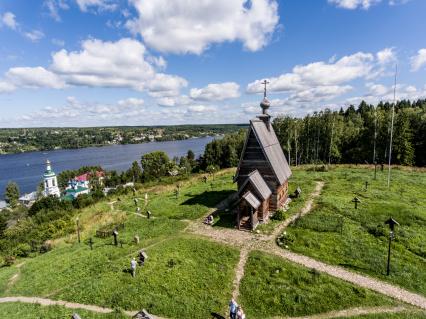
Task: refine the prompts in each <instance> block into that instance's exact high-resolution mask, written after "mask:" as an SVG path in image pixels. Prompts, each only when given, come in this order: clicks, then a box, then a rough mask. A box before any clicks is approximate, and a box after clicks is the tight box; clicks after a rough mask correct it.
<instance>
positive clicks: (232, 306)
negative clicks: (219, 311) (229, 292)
mask: <svg viewBox="0 0 426 319" xmlns="http://www.w3.org/2000/svg"><path fill="white" fill-rule="evenodd" d="M237 307H238V304H237V302H236V301H235V300H234V298H232V299H231V301H230V302H229V317H230V318H231V319H236V318H237Z"/></svg>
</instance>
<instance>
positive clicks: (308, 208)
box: [269, 181, 324, 240]
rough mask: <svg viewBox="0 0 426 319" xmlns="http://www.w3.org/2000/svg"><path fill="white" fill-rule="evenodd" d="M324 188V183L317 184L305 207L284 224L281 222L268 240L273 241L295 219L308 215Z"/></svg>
mask: <svg viewBox="0 0 426 319" xmlns="http://www.w3.org/2000/svg"><path fill="white" fill-rule="evenodd" d="M323 187H324V182H322V181H321V182H317V184H316V186H315V189H314V191H313V193H311V196H310V197H309V199H308V201H307V202H306V203H305V206H303V208H302V209H301V210H300V212H299V213H298V214H295V215H293V216H291V217H290V218H288V219H286V220H285V221H284V222H282V223H281V224H280V225H278V226H277V227H276V228H275V229H274V231H273V232H272V234H271V236H270V237H269V239H270V240H274V239H275V238H276V237H277V236H278V235H280V234H281V232H282V231H283V230H284V229H285V228H287V227H288V225H290V224H291V223H293V222H294V221H295V220H296V219H298V218H300V217H302V216H305V215H306V214H308V213H309V212H310V211H311V210H312V208H313V205H314V200H315V199H316V198H317V197H319V195H320V194H321V190H322V188H323Z"/></svg>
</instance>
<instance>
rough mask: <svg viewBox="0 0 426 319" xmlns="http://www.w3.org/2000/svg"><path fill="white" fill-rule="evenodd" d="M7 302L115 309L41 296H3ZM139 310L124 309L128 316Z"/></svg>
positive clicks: (98, 311)
mask: <svg viewBox="0 0 426 319" xmlns="http://www.w3.org/2000/svg"><path fill="white" fill-rule="evenodd" d="M7 302H22V303H30V304H39V305H42V306H62V307H65V308H69V309H84V310H88V311H92V312H97V313H111V312H113V311H114V310H113V309H111V308H104V307H99V306H95V305H84V304H80V303H74V302H68V301H62V300H52V299H46V298H39V297H21V296H19V297H3V298H0V303H7ZM137 312H138V311H136V310H135V311H124V313H125V314H126V315H128V316H134V315H135V314H136V313H137ZM153 317H154V319H165V318H162V317H158V316H153Z"/></svg>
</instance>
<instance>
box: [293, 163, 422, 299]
mask: <svg viewBox="0 0 426 319" xmlns="http://www.w3.org/2000/svg"><path fill="white" fill-rule="evenodd" d="M316 174H318V175H319V176H321V178H322V179H324V180H325V182H326V184H325V187H324V189H323V192H322V195H321V197H320V199H319V200H318V201H317V206H316V208H315V209H314V210H313V211H312V212H311V213H310V214H309V215H307V216H305V217H303V218H301V219H300V220H298V222H297V223H296V224H295V225H294V226H292V227H290V228H289V229H287V233H288V235H287V236H288V241H287V244H288V246H289V247H290V249H291V250H293V251H295V252H298V253H301V254H305V255H308V256H312V257H314V258H317V259H321V260H323V261H325V262H327V263H331V264H337V265H341V266H345V267H347V268H350V269H352V270H355V271H360V272H364V273H367V274H369V275H372V276H375V277H378V278H380V279H383V280H386V281H390V282H392V283H395V284H398V285H400V286H403V287H405V288H407V289H409V290H412V291H415V292H419V293H422V294H426V271H424V270H425V269H426V231H425V229H426V210H425V207H426V195H425V192H424V190H425V189H426V174H425V173H421V172H410V171H402V170H397V169H394V170H393V171H392V184H391V188H390V189H388V188H387V184H386V174H385V172H379V174H378V178H377V180H373V179H372V177H373V171H372V170H367V169H361V168H358V169H357V168H335V169H332V170H331V171H329V172H324V173H316ZM365 181H368V182H369V187H368V190H367V191H366V190H365ZM354 196H357V197H358V198H360V200H361V203H360V205H359V207H358V209H357V210H355V209H354V204H353V203H352V202H351V200H352V199H353V198H354ZM390 216H393V217H394V218H395V219H396V220H397V221H398V222H399V223H400V226H399V227H397V229H396V238H395V241H394V243H393V249H392V260H391V275H390V276H386V274H385V272H386V260H387V248H388V238H389V237H388V236H389V230H388V228H387V226H386V227H385V225H384V221H385V220H387V219H388V218H389V217H390ZM342 225H343V226H342Z"/></svg>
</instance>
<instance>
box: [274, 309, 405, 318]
mask: <svg viewBox="0 0 426 319" xmlns="http://www.w3.org/2000/svg"><path fill="white" fill-rule="evenodd" d="M404 311H407V308H405V307H368V308H350V309H345V310H339V311H331V312H327V313H321V314H317V315H312V316H304V317H274V318H273V319H334V318H345V317H354V316H362V315H369V314H384V313H398V312H404Z"/></svg>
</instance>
